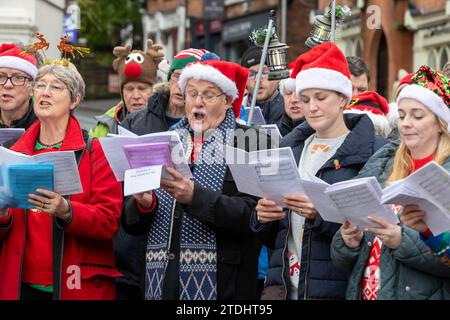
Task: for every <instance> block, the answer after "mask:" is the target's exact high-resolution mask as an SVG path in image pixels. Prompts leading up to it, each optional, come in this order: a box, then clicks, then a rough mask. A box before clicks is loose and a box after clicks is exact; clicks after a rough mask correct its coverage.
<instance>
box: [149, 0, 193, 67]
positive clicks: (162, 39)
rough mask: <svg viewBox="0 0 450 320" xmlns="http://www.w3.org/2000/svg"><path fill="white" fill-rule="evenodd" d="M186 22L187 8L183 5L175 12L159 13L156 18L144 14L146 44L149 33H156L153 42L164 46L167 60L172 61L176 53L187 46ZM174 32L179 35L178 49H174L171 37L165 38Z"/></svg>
mask: <svg viewBox="0 0 450 320" xmlns="http://www.w3.org/2000/svg"><path fill="white" fill-rule="evenodd" d="M185 20H186V8H185V7H184V6H183V5H179V6H177V9H176V11H174V12H169V13H163V12H161V11H158V12H156V14H155V15H154V16H150V15H148V14H144V15H143V16H142V25H143V33H144V40H145V41H144V43H146V41H147V35H148V33H150V32H152V33H155V34H156V39H152V40H153V42H156V43H159V44H162V45H163V47H164V54H165V56H166V58H167V59H168V60H172V58H173V56H174V55H175V53H177V52H178V51H180V50H181V49H183V48H184V45H185V41H186V32H185V30H186V29H185ZM172 32H177V33H178V36H177V44H176V47H174V45H173V43H172V37H171V36H170V35H169V36H164V34H170V33H172Z"/></svg>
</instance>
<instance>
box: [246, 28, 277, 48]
mask: <svg viewBox="0 0 450 320" xmlns="http://www.w3.org/2000/svg"><path fill="white" fill-rule="evenodd" d="M274 34H275V31H274V30H273V28H272V35H271V37H270V38H271V39H272V37H273V35H274ZM266 35H267V28H259V29H256V30H253V31H252V35H251V36H250V37H249V39H250V41H251V42H253V43H254V44H255V45H257V46H260V47H262V46H264V41H265V40H266Z"/></svg>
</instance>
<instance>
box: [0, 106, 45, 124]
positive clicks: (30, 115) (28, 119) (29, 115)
mask: <svg viewBox="0 0 450 320" xmlns="http://www.w3.org/2000/svg"><path fill="white" fill-rule="evenodd" d="M36 120H37V117H36V115H35V114H34V109H33V99H30V103H29V104H28V110H27V112H26V113H25V114H24V115H23V117H22V118H20V119H16V120H13V121H11V126H10V127H11V128H24V129H28V128H29V127H30V126H31V125H32V124H33V123H34V122H35V121H36ZM0 127H6V126H5V125H3V124H0Z"/></svg>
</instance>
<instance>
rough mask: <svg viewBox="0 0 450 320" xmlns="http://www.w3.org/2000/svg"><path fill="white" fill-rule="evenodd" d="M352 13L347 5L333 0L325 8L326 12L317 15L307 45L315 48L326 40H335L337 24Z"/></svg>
mask: <svg viewBox="0 0 450 320" xmlns="http://www.w3.org/2000/svg"><path fill="white" fill-rule="evenodd" d="M350 15H351V11H350V9H349V8H348V7H347V6H341V5H336V0H332V1H331V3H330V4H329V5H328V6H327V7H326V8H325V13H324V14H323V15H318V16H316V17H315V19H314V25H313V29H312V31H311V33H310V35H309V37H308V39H306V42H305V45H306V46H307V47H308V48H313V47H315V46H317V45H319V44H321V43H324V42H326V41H331V42H335V40H336V39H335V36H336V26H338V25H340V24H341V23H342V22H343V21H344V19H345V17H347V16H350Z"/></svg>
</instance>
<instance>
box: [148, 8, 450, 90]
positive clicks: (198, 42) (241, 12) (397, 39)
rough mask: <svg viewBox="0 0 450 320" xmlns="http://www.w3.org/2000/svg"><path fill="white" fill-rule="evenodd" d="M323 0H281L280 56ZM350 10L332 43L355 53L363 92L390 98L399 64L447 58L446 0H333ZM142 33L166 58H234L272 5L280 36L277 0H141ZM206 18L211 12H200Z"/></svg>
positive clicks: (434, 63)
mask: <svg viewBox="0 0 450 320" xmlns="http://www.w3.org/2000/svg"><path fill="white" fill-rule="evenodd" d="M205 2H206V3H211V2H215V3H219V5H223V14H222V15H221V17H220V18H212V19H207V20H205V19H204V18H205V15H204V5H205ZM329 3H330V0H287V28H286V43H287V44H288V45H289V46H290V49H289V50H288V60H289V61H292V60H294V59H295V58H296V57H297V56H298V55H299V54H301V53H303V52H305V51H306V50H307V48H306V46H305V45H304V43H305V40H306V38H307V37H308V35H309V33H310V31H311V29H312V23H313V21H314V16H315V15H317V14H320V13H322V12H323V10H324V8H325V7H326V6H327V5H328V4H329ZM337 3H339V4H347V5H348V6H349V7H350V8H351V9H352V15H351V16H350V17H348V18H347V19H346V20H345V22H344V23H343V25H342V26H341V27H340V28H339V29H338V33H337V40H336V43H337V45H338V46H339V47H340V48H341V49H342V50H343V51H344V53H345V54H346V55H357V56H361V57H363V58H364V59H365V60H366V61H367V62H368V63H369V67H370V71H371V75H372V79H373V81H372V83H371V89H372V90H377V91H378V92H379V93H381V94H382V95H384V96H386V97H389V98H391V96H392V94H391V92H392V87H393V85H394V82H395V81H396V80H397V75H398V72H399V70H400V69H404V70H406V71H408V72H412V71H414V70H416V69H417V68H418V67H419V66H420V65H422V64H427V65H430V66H431V67H434V68H442V66H443V65H444V64H445V62H447V60H448V59H449V57H450V36H449V34H450V32H449V31H450V0H435V1H427V0H337ZM147 9H148V10H147V11H148V12H147V14H146V15H145V17H144V19H143V21H144V30H145V31H144V36H151V37H153V38H154V39H156V41H157V42H160V43H162V44H163V45H164V46H165V50H166V56H167V57H169V59H170V57H171V56H173V54H174V53H175V52H176V51H177V50H180V49H183V48H187V47H190V46H193V47H197V48H200V47H202V48H208V49H210V50H212V51H215V52H216V53H218V54H219V55H220V56H221V57H222V58H223V59H225V60H230V61H235V62H238V61H239V60H240V57H241V56H242V53H243V52H244V51H245V50H246V49H247V47H248V46H249V45H251V44H250V42H249V40H248V37H249V35H250V33H251V31H252V30H254V29H257V28H259V27H263V26H266V25H267V23H268V13H269V11H270V10H271V9H277V26H278V36H279V37H280V36H281V21H280V20H281V17H280V14H281V0H222V1H219V0H215V1H213V0H184V1H183V0H148V1H147ZM208 18H211V17H208Z"/></svg>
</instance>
